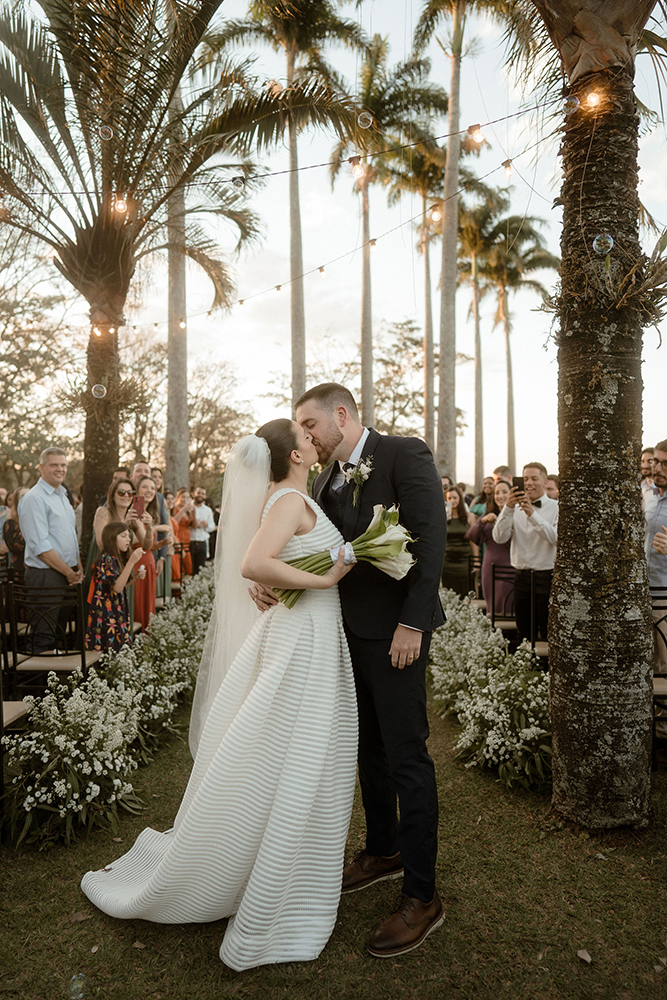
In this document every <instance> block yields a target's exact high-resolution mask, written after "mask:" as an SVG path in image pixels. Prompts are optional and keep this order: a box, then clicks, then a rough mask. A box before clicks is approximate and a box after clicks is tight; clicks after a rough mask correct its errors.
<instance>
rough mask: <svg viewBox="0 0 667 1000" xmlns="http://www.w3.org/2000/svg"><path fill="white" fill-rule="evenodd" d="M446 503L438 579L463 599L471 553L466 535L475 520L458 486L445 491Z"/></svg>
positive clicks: (468, 578) (468, 583) (468, 576)
mask: <svg viewBox="0 0 667 1000" xmlns="http://www.w3.org/2000/svg"><path fill="white" fill-rule="evenodd" d="M447 503H448V505H449V506H448V517H447V547H446V549H445V561H444V562H443V564H442V575H441V578H440V579H441V582H442V586H443V587H446V588H447V589H448V590H454V591H456V593H457V594H460V595H461V597H465V595H466V594H467V593H468V591H469V590H470V567H469V563H468V557H469V555H470V553H471V551H472V549H471V546H470V542H469V541H467V540H466V533H467V531H468V528H469V527H471V526H472V525H473V524H474V523H475V521H476V520H477V518H476V517H475V515H474V514H470V513H469V512H468V511H467V510H466V505H465V500H464V499H463V493H462V492H461V490H460V488H459V487H458V486H451V487H450V488H449V489H448V490H447Z"/></svg>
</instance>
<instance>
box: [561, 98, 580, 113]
mask: <svg viewBox="0 0 667 1000" xmlns="http://www.w3.org/2000/svg"><path fill="white" fill-rule="evenodd" d="M578 107H579V98H578V97H575V96H574V95H573V94H572V95H570V97H566V98H565V103H564V104H563V110H564V111H565V114H566V115H571V114H572V112H573V111H576V110H577V108H578Z"/></svg>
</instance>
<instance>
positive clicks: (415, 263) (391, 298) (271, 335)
mask: <svg viewBox="0 0 667 1000" xmlns="http://www.w3.org/2000/svg"><path fill="white" fill-rule="evenodd" d="M421 9H422V4H421V2H418V0H377V2H376V0H365V3H364V4H363V5H362V7H361V8H360V9H359V10H357V9H356V8H355V6H354V5H353V4H349V5H345V6H344V7H343V8H342V13H343V14H344V15H346V16H348V17H351V18H354V19H356V20H357V21H359V22H360V23H361V25H362V27H363V28H364V29H365V31H366V32H367V33H368V34H369V35H372V34H373V33H375V32H379V33H380V34H382V35H384V36H386V37H388V39H389V43H390V47H391V48H390V56H389V58H390V63H391V64H392V65H393V64H395V63H396V62H399V61H402V60H404V59H405V58H407V57H408V56H409V54H410V48H411V39H412V34H413V28H414V25H415V24H416V21H417V19H418V17H419V14H420V11H421ZM246 10H247V3H246V0H225V2H224V3H223V5H222V7H221V12H220V13H221V16H222V17H223V18H229V17H243V16H244V15H245V12H246ZM466 33H467V38H468V40H469V41H471V40H472V39H473V38H474V39H475V42H474V45H473V47H472V51H470V52H468V53H467V54H466V56H465V57H464V59H463V62H462V86H461V95H462V97H461V127H462V128H464V127H467V126H468V125H470V124H475V123H478V122H481V123H487V122H496V124H494V125H491V126H488V127H486V128H485V129H484V131H485V135H486V138H487V141H488V146H485V147H484V149H483V151H482V154H481V156H480V157H479V158H478V159H471V160H469V161H468V163H469V164H470V166H471V167H472V169H473V170H475V171H476V173H477V174H478V175H479V176H481V175H484V174H487V173H488V172H489V171H495V172H494V173H492V174H491V176H489V177H488V183H490V184H494V185H496V186H506V185H507V184H508V183H511V188H510V197H511V206H510V209H509V211H510V212H511V213H512V214H520V215H523V214H527V215H530V216H537V217H539V218H541V219H544V220H545V223H546V224H545V227H544V234H545V237H546V239H547V242H548V248H549V249H550V250H551V251H552V252H553V253H555V254H558V252H559V239H560V223H561V218H560V216H561V212H560V210H559V209H558V208H555V209H553V208H552V203H553V200H554V198H555V197H556V196H557V194H558V186H559V179H560V165H559V160H558V156H557V149H558V139H557V136H556V137H554V136H552V137H549V135H550V133H552V132H553V130H554V129H555V127H556V126H557V124H558V122H557V120H554V119H553V118H550V117H549V113H550V111H551V109H541V110H539V111H538V112H535V113H531V114H522V115H516V112H517V111H518V110H519V109H520V108H522V107H523V108H526V107H531V106H532V105H533V103H534V101H533V99H532V98H531V96H530V94H529V93H526V94H523V93H522V92H521V90H520V89H519V88H518V87H517V86H516V85H515V83H514V81H513V79H512V78H511V77H509V76H508V74H507V73H506V71H505V68H504V58H503V48H502V44H501V40H500V35H501V32H500V29H499V28H498V27H494V26H492V25H490V24H489V23H488V22H485V21H483V20H473V21H470V22H469V24H468V26H467V29H466ZM437 34H438V36H439V37H440V38H441V39H442V40H443V41H445V42H446V39H447V28H446V26H444V25H443V27H442V29H441V30H440V31H438V33H437ZM428 54H429V55H430V56H431V58H432V72H431V79H432V80H433V81H434V82H437V83H439V84H441V85H442V86H443V87H444V88H445V89H446V90H448V89H449V61H448V60H447V59H446V57H445V55H444V53H443V52H442V50H441V49H440V47H439V46H438V45H436V44H433V45H432V46H431V48H430V49H429V53H428ZM258 56H259V61H258V63H257V67H258V68H260V69H261V70H262V71H265V72H266V74H267V76H269V77H271V78H275V79H279V80H280V79H284V63H283V60H282V58H280V57H279V56H276V55H274V54H273V53H272V52H270V51H266V50H265V51H262V52H261V53H260V52H258ZM328 57H329V59H330V61H331V62H332V63H333V65H334V66H335V67H336V68H337V69H338V70H339V71H340V72H342V73H343V74H344V75H345V76H346V77H347V78H348V80H350V79H354V76H355V74H356V70H357V67H358V57H356V56H355V55H353V54H350V53H347V52H345V51H344V50H342V49H336V48H331V49H330V50H329V55H328ZM636 86H637V91H638V94H639V96H640V97H641V98H642V100H643V101H644V102H646V103H648V104H649V105H650V106H652V107H657V100H656V98H655V87H654V84H653V81H652V69H651V67H650V64H649V62H648V59H647V58H646V57H644V60H642V58H641V57H640V59H639V61H638V65H637V78H636ZM511 115H515V117H508V116H511ZM498 119H501V120H500V121H498ZM438 131H439V134H443V133H445V132H446V131H447V128H446V122H445V121H442V122H441V123H440V125H439V128H438ZM333 146H334V139H333V137H332V136H330V135H328V134H326V133H322V132H320V133H317V134H313V135H309V134H304V135H302V136H301V137H300V139H299V163H300V166H301V167H302V168H306V167H311V166H312V165H314V164H320V163H322V162H326V161H328V160H329V159H331V153H332V149H333ZM528 147H535V148H533V149H531V150H530V151H529V152H524V150H526V149H527V148H528ZM664 156H665V130H664V127H662V126H660V127H658V128H657V129H656V130H655V131H653V132H651V133H650V134H648V135H645V136H644V137H643V138H642V140H641V151H640V164H641V174H640V176H641V178H642V181H641V187H640V197H641V198H642V200H643V202H644V203H645V205H646V206H647V207H648V208H649V209H650V211H651V212H652V214H653V215H654V216H655V217H656V219H657V220H659V221H661V222H663V223H664V222H666V221H667V187H666V186H665V184H664ZM508 157H509V158H514V159H515V163H514V166H515V170H514V172H513V175H512V178H511V181H509V182H508V180H507V178H506V177H505V174H504V171H503V170H502V167H501V164H502V162H503V161H504V160H506V159H507V158H508ZM261 163H262V165H263V167H264V168H266V169H268V170H270V171H280V170H285V169H286V168H287V166H288V154H287V149H286V148H281V149H278V150H277V151H276V152H275V153H273V154H272V155H271V156H266V157H263V158H262V160H261ZM299 181H300V192H301V215H302V225H303V252H304V271H306V272H307V271H309V270H311V269H312V268H318V267H320V266H322V265H325V274H326V278H325V279H324V280H323V279H322V278H321V276H320V275H319V273H316V274H314V275H312V276H310V277H307V278H306V279H305V307H306V337H307V362H308V363H311V364H312V363H314V362H318V361H321V359H322V358H325V357H326V358H329V359H331V360H332V361H336V360H337V359H338V358H339V357H340V358H341V359H343V360H345V359H348V358H351V357H353V356H354V355H355V354H356V345H357V343H358V341H359V338H360V323H361V253H360V251H357V252H352V251H354V249H355V248H356V247H359V245H360V243H361V211H360V205H359V203H358V196H357V195H356V194H355V193H354V191H353V178H352V175H351V172H350V171H349V170H348V169H347V168H343V169H342V170H341V171H340V174H339V177H338V180H337V181H336V186H335V188H334V189H333V190H332V186H331V181H330V177H329V172H328V168H327V167H313V168H312V169H303V170H302V171H301V173H300V176H299ZM370 199H371V206H370V218H371V236H372V237H374V238H376V240H377V250H376V252H375V253H374V254H373V255H372V294H373V326H374V332H376V333H378V332H380V331H381V330H382V329H383V327H384V326H386V325H387V324H390V323H393V322H399V321H402V320H405V319H410V320H413V321H414V322H415V323H416V324H417V325H418V326H419V327H420V328H421V327H423V314H424V307H423V261H422V257H421V255H420V254H419V253H418V252H417V251H416V248H415V244H416V235H415V231H414V228H413V226H412V225H411V224H410V223H409V220H410V219H412V218H413V217H415V216H419V214H420V212H421V205H420V200H419V199H418V198H416V197H415V198H410V197H405V198H404V200H403V201H402V202H401V203H400V204H399V205H397V206H394V207H391V208H389V207H388V206H387V203H386V193H385V191H384V190H381V189H380V188H376V189H374V190H373V189H372V190H371V194H370ZM248 201H249V204H250V206H251V207H252V208H253V209H254V210H255V211H256V212H257V213H258V215H259V217H260V219H261V222H262V228H263V239H262V241H261V242H260V243H259V244H257V245H255V246H254V247H253V248H252V249H251V250H250V251H248V252H243V254H242V255H241V256H240V257H239V258H238V259H236V260H235V268H236V274H237V287H238V298H239V299H243V300H244V305H242V306H240V305H235V306H233V307H232V309H231V311H230V312H228V313H217V314H214V315H213V316H212V317H211V318H210V319H209V318H207V316H206V311H207V309H208V306H209V304H210V301H211V299H212V293H211V290H210V288H209V287H208V285H207V281H206V279H205V278H204V277H203V276H202V275H201V274H200V273H198V272H197V271H196V270H195V269H194V266H193V269H192V270H191V271H190V272H189V276H188V345H189V352H190V355H191V358H192V360H193V362H197V361H200V360H207V361H214V362H215V361H219V362H220V363H231V364H232V365H233V366H234V367H235V370H236V374H237V376H238V379H239V388H238V396H239V399H243V400H247V401H249V402H250V404H251V406H252V408H253V410H254V412H255V414H256V416H257V420H258V424H259V423H261V422H263V421H265V420H267V419H270V418H271V417H273V416H280V415H285V414H283V413H282V411H280V410H277V409H276V403H275V401H274V400H273V399H272V398H270V397H269V396H267V393H269V392H270V390H271V388H272V384H271V383H272V382H273V380H274V379H276V378H277V379H278V380H280V379H281V378H282V380H283V381H284V379H285V377H286V375H287V373H288V372H289V370H290V348H289V344H290V316H289V313H290V302H289V288H288V286H287V282H288V279H289V271H290V269H289V215H288V190H287V177H286V176H275V177H271V178H269V179H268V180H267V181H266V182H265V185H264V187H263V188H261V189H259V190H253V191H252V192H250V194H249V199H248ZM390 230H393V232H389V231H390ZM644 235H645V237H646V238H645V245H646V246H647V247H649V248H650V247H651V246H652V244H653V242H654V241H655V237H651V236H650V235H648V236H646V234H644ZM219 239H220V243H221V246H222V248H223V249H227V250H228V251H231V249H232V248H233V238H232V234H231V232H230V231H229V230H225V229H221V230H220V233H219ZM338 257H342V259H340V260H338V261H337V262H335V263H330V262H333V261H334V260H335V259H336V258H338ZM439 257H440V254H439V244H436V246H435V248H434V250H433V252H432V268H433V270H434V272H435V271H437V269H438V267H439ZM536 277H537V278H538V280H540V281H541V282H542V283H543V284H544V285H545V286H546V287H547V288H548V289H552V288H553V285H554V281H555V277H556V276H555V274H554V273H553V272H545V273H543V274H538V275H536ZM276 285H282V286H283V288H282V291H281V293H280V294H278V293H277V292H276V291H275V286H276ZM165 296H166V265H165V266H164V268H160V267H158V268H156V270H155V272H154V277H153V287H152V288H149V289H147V293H146V295H145V296H144V299H143V302H142V307H141V309H140V310H139V311H138V312H137V313H136V314H133V315H128V323H153V322H158V323H159V324H160V327H159V329H160V335H163V336H165V337H166V323H165V321H166V316H167V313H166V301H165ZM469 306H470V292H469V290H468V289H466V288H465V287H464V288H461V289H460V290H459V292H458V295H457V351H458V352H460V353H463V354H468V355H472V354H473V353H474V345H473V328H472V321H471V320H470V319H469V316H468V311H469ZM539 306H540V299H539V297H538V296H537V295H535V294H534V293H531V292H521V293H520V294H518V295H517V296H515V297H514V298H513V299H511V300H510V307H511V309H512V322H513V333H512V351H513V366H514V391H515V414H516V416H515V423H516V439H517V459H518V462H519V463H521V464H522V463H523V462H527V461H535V460H537V461H541V462H543V463H544V464H545V465H546V466H547V467H548V468H549V470H550V471H552V472H555V471H557V468H558V429H557V416H556V403H557V400H556V393H557V363H556V348H555V343H554V339H553V329H552V322H553V317H552V316H551V315H550V314H548V313H546V312H543V311H538V307H539ZM433 308H434V329H435V334H436V338H437V334H438V329H439V293H437V292H436V291H435V289H434V295H433ZM493 313H494V304H493V302H492V301H491V297H489V300H488V301H485V302H484V303H483V306H482V358H483V399H484V468H485V470H486V471H487V472H488V471H490V470H492V469H493V468H494V467H495V466H497V465H499V464H503V463H505V462H506V460H507V428H506V416H505V414H506V375H505V348H504V338H503V334H502V329H501V328H500V327H498V328H496V329H495V330H494V329H493ZM197 314H199V315H197ZM128 329H131V327H126V330H128ZM659 340H660V338H659V335H658V332H657V331H656V330H655V329H649V330H647V331H646V334H645V348H644V362H645V363H644V369H643V370H644V380H645V402H644V438H643V440H644V443H645V444H647V445H648V444H655V443H656V442H657V441H658V440H661V439H663V438H665V437H667V421H666V420H665V418H664V416H663V414H662V413H661V412H660V411H661V409H662V407H661V405H660V404H661V403H662V400H663V398H664V372H665V360H664V352H665V350H667V348H664V347H663V348H662V350H661V351H658V345H659ZM456 378H457V384H456V402H457V406H459V407H460V408H461V409H462V410H463V411H464V413H465V421H466V423H467V427H466V428H465V432H464V434H463V435H462V436H460V437H459V438H458V445H457V470H456V474H457V478H458V479H463V480H465V481H466V482H468V483H471V482H472V480H473V466H474V397H473V392H474V385H473V379H474V366H473V364H472V363H465V364H461V365H459V366H458V367H457V373H456Z"/></svg>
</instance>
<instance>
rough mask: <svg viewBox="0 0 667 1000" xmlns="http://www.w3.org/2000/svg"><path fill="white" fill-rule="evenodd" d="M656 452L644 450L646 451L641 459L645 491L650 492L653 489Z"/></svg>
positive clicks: (649, 449)
mask: <svg viewBox="0 0 667 1000" xmlns="http://www.w3.org/2000/svg"><path fill="white" fill-rule="evenodd" d="M654 452H655V449H654V448H644V450H643V452H642V457H641V472H642V480H641V487H642V489H643V490H645V491H646V490H650V489H652V488H653V479H652V473H653V465H652V460H653V455H654Z"/></svg>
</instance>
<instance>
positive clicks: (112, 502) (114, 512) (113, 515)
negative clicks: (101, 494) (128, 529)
mask: <svg viewBox="0 0 667 1000" xmlns="http://www.w3.org/2000/svg"><path fill="white" fill-rule="evenodd" d="M121 485H122V486H129V487H130V489H131V490H132V492H133V493H134V485H133V484H132V482H131V480H129V479H117V480H116V481H115V482H114V483H112V484H111V486H110V487H109V489H108V491H107V510H108V511H109V522H108V523H109V524H111V522H112V521H122V520H123V519H122V517H121V516H120V511H119V510H118V508H117V507H116V490H117V489H118V487H119V486H121ZM131 506H132V504H131V503H130V507H131ZM130 507H128V508H127V509H128V510H129V509H130Z"/></svg>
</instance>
